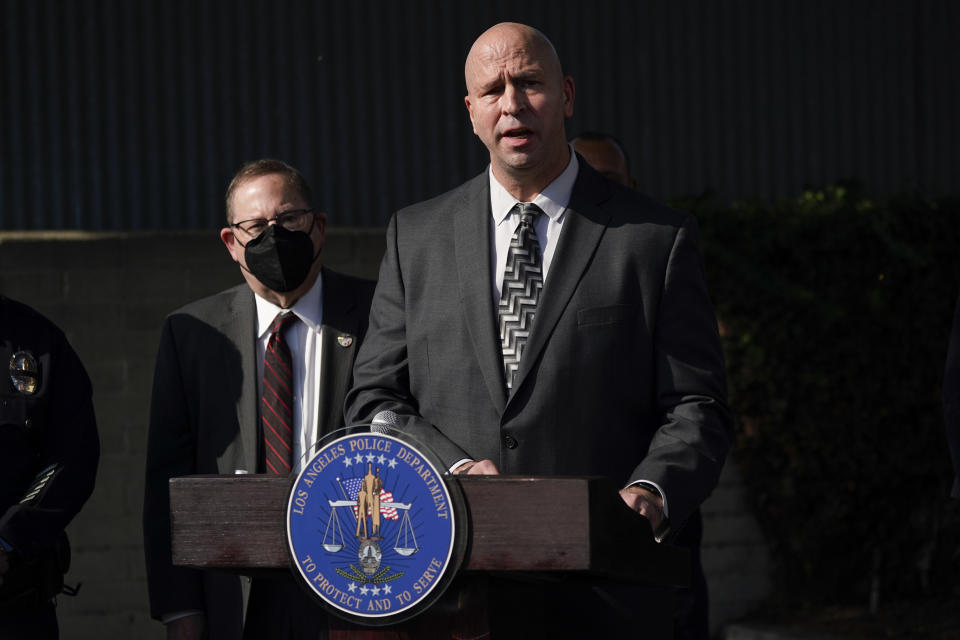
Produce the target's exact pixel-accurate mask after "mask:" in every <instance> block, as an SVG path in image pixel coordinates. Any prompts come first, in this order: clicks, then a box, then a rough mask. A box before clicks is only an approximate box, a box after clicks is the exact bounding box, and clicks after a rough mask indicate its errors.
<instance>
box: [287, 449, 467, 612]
mask: <svg viewBox="0 0 960 640" xmlns="http://www.w3.org/2000/svg"><path fill="white" fill-rule="evenodd" d="M346 432H347V431H346V430H341V431H339V432H336V433H334V434H331V435H330V436H327V437H326V438H325V439H324V441H323V444H322V447H321V448H320V449H319V451H317V453H316V454H315V455H314V456H313V457H312V458H311V459H310V461H309V462H308V463H307V464H306V465H304V467H303V471H301V472H300V474H299V475H298V476H297V479H296V481H295V482H294V484H293V487H292V489H291V491H290V497H289V500H288V502H287V514H286V524H287V542H288V547H289V549H290V555H291V563H292V564H293V565H294V566H296V568H297V572H296V573H297V574H298V575H299V577H300V578H301V579H302V581H303V583H304V584H305V585H306V586H307V587H308V589H309V590H310V592H312V593H313V594H314V595H315V596H316V597H317V599H318V601H319V602H320V603H321V604H322V605H323V606H324V607H325V608H326V609H327V610H328V611H331V612H333V613H335V614H336V615H338V616H340V617H343V618H346V619H348V620H350V621H352V622H356V623H359V624H365V625H376V626H380V625H386V624H392V623H395V622H400V621H402V620H406V619H409V618H411V617H413V616H415V615H417V614H418V613H420V612H422V611H424V610H425V609H426V608H428V607H429V606H430V605H431V604H432V603H433V602H434V601H435V600H436V599H437V598H439V597H440V595H441V594H442V593H443V591H444V589H445V588H446V586H447V584H449V582H450V580H451V579H452V578H453V575H454V574H455V573H456V569H457V568H458V566H459V564H460V561H461V560H462V556H463V547H464V545H465V537H464V535H463V527H464V526H465V523H466V517H465V508H464V505H463V500H462V497H461V494H460V491H459V485H457V484H456V482H455V481H449V480H448V479H447V477H446V476H445V474H444V472H442V471H441V468H442V467H440V466H439V465H438V461H437V459H436V458H435V457H434V455H433V454H432V453H430V452H429V451H427V450H426V448H425V447H423V446H422V445H419V444H414V443H412V442H411V441H410V439H409V438H408V437H406V436H404V435H403V434H400V433H399V432H396V431H391V432H390V433H379V432H378V433H366V432H364V433H350V434H349V435H342V434H344V433H346Z"/></svg>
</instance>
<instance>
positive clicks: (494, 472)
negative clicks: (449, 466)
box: [453, 460, 500, 476]
mask: <svg viewBox="0 0 960 640" xmlns="http://www.w3.org/2000/svg"><path fill="white" fill-rule="evenodd" d="M453 475H455V476H463V475H466V476H498V475H500V470H499V469H497V465H495V464H494V463H493V460H476V461H473V460H471V461H470V462H464V463H463V464H462V465H460V466H459V467H457V468H456V470H455V471H454V472H453Z"/></svg>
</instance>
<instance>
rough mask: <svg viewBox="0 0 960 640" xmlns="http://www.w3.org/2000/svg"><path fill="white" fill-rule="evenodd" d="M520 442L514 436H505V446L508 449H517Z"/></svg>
mask: <svg viewBox="0 0 960 640" xmlns="http://www.w3.org/2000/svg"><path fill="white" fill-rule="evenodd" d="M518 444H519V443H518V442H517V439H516V438H514V437H513V436H503V446H505V447H506V448H507V449H516V448H517V445H518Z"/></svg>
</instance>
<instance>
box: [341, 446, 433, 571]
mask: <svg viewBox="0 0 960 640" xmlns="http://www.w3.org/2000/svg"><path fill="white" fill-rule="evenodd" d="M337 484H338V486H339V487H340V491H341V492H342V494H343V499H342V500H328V501H327V502H328V503H329V505H330V515H329V516H328V517H327V525H326V528H325V529H324V531H323V548H324V549H325V550H327V551H329V552H330V553H339V552H341V551H343V547H344V537H343V528H342V527H341V526H340V518H339V516H338V515H337V508H339V507H348V508H350V509H351V510H352V511H353V519H354V520H356V524H357V527H356V532H355V534H354V537H355V538H356V539H357V540H358V542H359V551H358V553H357V560H358V562H359V564H360V568H361V570H362V572H363V574H364V575H360V572H358V571H357V570H356V568H355V567H353V565H351V566H350V570H351V571H352V573H351V571H347V570H344V569H340V568H338V569H336V572H337V573H338V574H340V575H342V576H344V577H346V578H351V579H354V580H358V581H361V582H362V581H363V580H364V576H372V577H374V578H375V579H376V578H383V579H386V580H390V579H392V577H393V576H387V575H386V573H387V572H388V571H389V567H388V568H385V569H384V570H383V571H380V563H381V561H382V559H383V552H382V551H381V549H380V542H381V541H382V540H383V537H382V536H381V535H380V532H381V518H383V517H384V516H386V517H387V518H389V517H390V514H391V513H395V512H396V511H402V512H403V516H402V517H401V519H400V527H399V528H398V530H397V537H396V540H395V541H394V545H393V550H394V551H395V552H396V553H397V554H399V555H400V556H403V557H407V556H411V555H413V554H415V553H416V552H417V551H418V550H419V549H418V547H417V534H416V532H415V531H414V529H413V524H412V523H411V522H410V507H411V506H412V503H408V502H407V503H405V502H394V501H393V500H392V496H393V494H392V492H388V491H386V490H385V489H384V488H383V481H382V480H381V479H380V469H377V470H376V471H374V469H373V463H372V462H370V463H367V473H366V475H364V476H363V479H362V480H361V482H360V488H359V490H358V491H357V492H356V498H355V499H350V497H349V493H348V492H347V491H346V490H345V489H344V487H343V483H342V480H341V479H340V478H337ZM385 497H387V498H388V500H387V501H384V500H383V499H384V498H385ZM368 521H369V524H370V526H369V528H368V527H367V524H368ZM397 577H399V576H397Z"/></svg>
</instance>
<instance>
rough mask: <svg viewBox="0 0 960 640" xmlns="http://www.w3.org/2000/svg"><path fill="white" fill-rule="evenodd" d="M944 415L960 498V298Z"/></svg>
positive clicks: (954, 493)
mask: <svg viewBox="0 0 960 640" xmlns="http://www.w3.org/2000/svg"><path fill="white" fill-rule="evenodd" d="M943 417H944V420H945V422H946V427H947V444H948V446H949V448H950V457H951V458H952V459H953V471H954V474H953V487H952V488H951V490H950V495H951V496H952V497H954V498H960V299H958V300H957V308H956V311H955V312H954V314H953V330H952V331H951V332H950V346H949V347H948V350H947V365H946V370H945V371H944V374H943Z"/></svg>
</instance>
